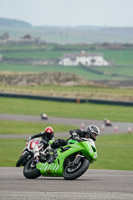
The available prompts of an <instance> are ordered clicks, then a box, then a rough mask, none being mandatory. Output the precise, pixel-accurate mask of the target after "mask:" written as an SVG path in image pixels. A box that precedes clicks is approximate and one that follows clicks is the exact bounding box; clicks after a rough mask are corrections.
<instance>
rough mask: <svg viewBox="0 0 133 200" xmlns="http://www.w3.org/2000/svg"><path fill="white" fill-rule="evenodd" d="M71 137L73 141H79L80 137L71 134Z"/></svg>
mask: <svg viewBox="0 0 133 200" xmlns="http://www.w3.org/2000/svg"><path fill="white" fill-rule="evenodd" d="M72 137H73V139H74V140H77V141H80V137H79V136H78V135H77V133H75V132H74V133H72Z"/></svg>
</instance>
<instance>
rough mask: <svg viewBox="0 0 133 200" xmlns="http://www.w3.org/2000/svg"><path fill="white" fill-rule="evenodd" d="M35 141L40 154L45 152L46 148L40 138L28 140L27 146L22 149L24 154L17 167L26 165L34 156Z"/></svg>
mask: <svg viewBox="0 0 133 200" xmlns="http://www.w3.org/2000/svg"><path fill="white" fill-rule="evenodd" d="M33 142H35V143H36V144H37V145H38V149H39V153H40V155H42V154H43V152H44V148H43V144H41V143H40V141H39V140H35V139H34V140H29V141H28V140H27V141H26V146H25V148H24V149H23V151H22V155H21V156H20V158H19V160H18V161H17V163H16V167H20V166H25V164H26V163H27V162H28V161H29V160H30V159H31V158H32V157H33V156H34V153H33V148H32V143H33Z"/></svg>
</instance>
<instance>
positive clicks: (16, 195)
mask: <svg viewBox="0 0 133 200" xmlns="http://www.w3.org/2000/svg"><path fill="white" fill-rule="evenodd" d="M0 120H18V121H29V122H40V123H42V128H43V127H45V123H54V124H68V125H74V126H76V127H81V124H84V127H86V126H87V125H89V124H96V125H98V126H99V128H100V129H101V134H116V133H120V134H121V133H126V132H128V128H129V127H130V128H131V130H133V123H123V122H112V124H113V126H112V127H103V123H102V122H101V121H97V120H86V119H82V120H81V119H67V118H54V117H49V119H48V120H41V119H40V117H39V116H24V115H9V114H0ZM116 127H117V130H115V128H116ZM55 135H56V136H57V137H62V136H63V137H64V136H66V137H68V136H69V133H68V132H67V131H66V132H65V133H55ZM0 137H1V138H6V137H8V138H9V137H19V136H18V135H4V134H3V135H2V134H1V136H0ZM21 137H26V136H25V135H21ZM22 199H23V200H36V199H39V200H45V199H46V200H57V199H58V200H67V199H73V200H88V199H90V200H133V171H116V170H92V169H89V170H88V171H87V172H86V173H85V174H84V175H83V176H81V177H80V178H78V179H76V180H74V181H66V180H64V179H63V178H55V177H54V178H52V177H40V178H38V179H35V180H29V179H26V178H25V177H24V176H23V168H14V167H1V168H0V200H22Z"/></svg>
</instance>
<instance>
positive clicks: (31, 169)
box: [23, 159, 41, 179]
mask: <svg viewBox="0 0 133 200" xmlns="http://www.w3.org/2000/svg"><path fill="white" fill-rule="evenodd" d="M32 162H33V159H30V160H29V161H28V162H27V163H26V164H25V166H24V169H23V174H24V176H25V177H26V178H28V179H35V178H38V177H39V176H41V173H40V171H39V170H38V169H36V166H32Z"/></svg>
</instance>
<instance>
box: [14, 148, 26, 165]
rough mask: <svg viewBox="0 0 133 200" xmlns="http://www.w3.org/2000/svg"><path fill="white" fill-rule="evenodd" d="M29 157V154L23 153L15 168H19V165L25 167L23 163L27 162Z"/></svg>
mask: <svg viewBox="0 0 133 200" xmlns="http://www.w3.org/2000/svg"><path fill="white" fill-rule="evenodd" d="M28 156H29V153H28V152H27V151H25V152H24V154H23V155H21V156H20V158H19V160H18V161H17V163H16V167H20V166H21V165H22V166H24V165H25V163H26V162H25V161H26V160H27V158H28Z"/></svg>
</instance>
